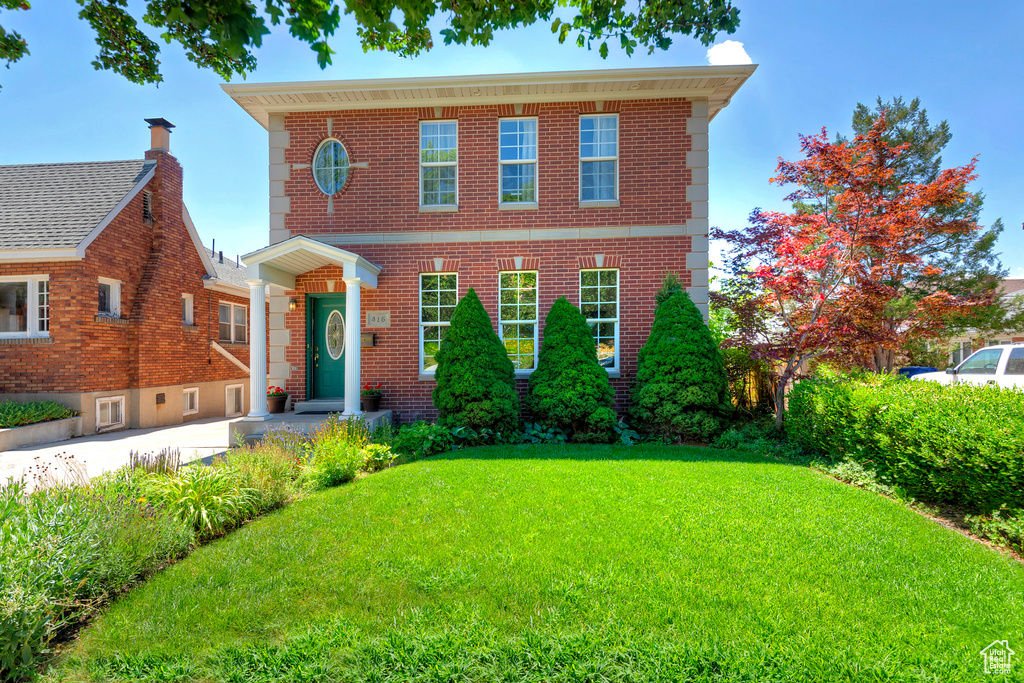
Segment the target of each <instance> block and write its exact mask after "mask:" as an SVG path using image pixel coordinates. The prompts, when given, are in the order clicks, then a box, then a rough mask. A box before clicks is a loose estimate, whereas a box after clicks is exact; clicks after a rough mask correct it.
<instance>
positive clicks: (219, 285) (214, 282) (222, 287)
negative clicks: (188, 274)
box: [203, 278, 249, 299]
mask: <svg viewBox="0 0 1024 683" xmlns="http://www.w3.org/2000/svg"><path fill="white" fill-rule="evenodd" d="M203 287H205V288H206V289H210V290H213V291H214V292H221V293H223V294H232V295H234V296H240V297H242V298H243V299H248V298H249V288H248V287H241V286H239V285H232V284H230V283H227V282H224V281H223V280H218V279H217V278H203Z"/></svg>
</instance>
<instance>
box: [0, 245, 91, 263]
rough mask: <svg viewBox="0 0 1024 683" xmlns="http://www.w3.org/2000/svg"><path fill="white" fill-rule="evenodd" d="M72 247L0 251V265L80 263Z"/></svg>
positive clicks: (80, 258)
mask: <svg viewBox="0 0 1024 683" xmlns="http://www.w3.org/2000/svg"><path fill="white" fill-rule="evenodd" d="M81 260H82V256H81V255H79V253H78V250H77V249H75V248H74V247H70V248H67V249H0V263H39V262H41V261H81Z"/></svg>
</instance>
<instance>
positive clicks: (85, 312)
mask: <svg viewBox="0 0 1024 683" xmlns="http://www.w3.org/2000/svg"><path fill="white" fill-rule="evenodd" d="M146 157H147V158H148V159H152V160H155V161H157V165H156V171H155V175H154V177H153V178H152V179H151V180H150V181H149V182H148V183H147V184H146V186H145V188H144V191H143V192H139V193H138V194H137V195H136V196H135V197H134V198H133V199H132V200H131V201H130V202H129V203H128V204H127V205H126V206H125V208H124V209H123V210H122V211H121V212H120V213H119V214H118V215H117V216H116V217H115V218H114V219H113V220H112V221H111V222H110V224H109V225H107V226H106V227H105V228H104V229H103V231H102V232H101V233H100V234H99V236H98V237H97V238H96V239H95V240H94V241H93V242H92V243H91V244H90V245H89V246H88V247H86V249H85V256H84V258H82V259H81V260H76V261H53V262H36V263H2V264H0V276H9V275H48V276H49V303H50V323H49V337H48V338H40V339H32V340H9V339H4V340H0V398H2V394H54V395H58V394H60V395H71V394H84V393H90V392H104V391H115V390H116V391H122V390H133V389H145V388H152V387H164V386H175V385H182V384H193V383H195V384H198V383H209V382H217V381H227V380H237V381H238V382H245V381H247V380H248V377H247V375H246V374H245V373H244V372H243V371H242V370H241V369H240V368H239V367H238V366H237V365H235V364H233V363H231V362H230V361H229V360H228V359H227V358H225V357H223V356H222V355H221V354H219V353H218V352H216V351H215V350H214V349H213V348H212V347H211V344H210V340H211V339H212V340H216V339H217V336H218V308H217V304H218V302H219V301H232V302H235V303H242V304H245V305H248V299H246V298H242V297H238V296H235V295H232V294H225V293H221V292H216V291H211V290H210V289H207V288H205V287H204V285H203V278H204V276H205V275H207V271H206V267H205V265H204V263H203V260H202V258H201V256H200V254H199V252H198V251H197V249H196V246H195V243H194V242H193V241H192V238H191V236H190V234H189V232H188V229H187V227H186V226H185V223H184V220H183V218H182V208H183V207H182V169H181V166H180V165H179V164H178V162H177V160H176V159H175V158H174V157H173V156H171V155H170V154H168V153H167V152H164V151H162V150H156V151H149V152H147V154H146ZM145 193H149V195H150V199H151V214H152V216H153V219H152V220H146V219H145V218H144V216H143V201H144V194H145ZM99 277H105V278H111V279H115V280H119V281H120V282H121V286H120V287H121V292H120V318H105V317H101V316H98V315H97V307H98V294H97V289H98V278H99ZM182 294H191V295H192V297H193V310H194V317H193V323H194V324H193V325H191V326H187V325H184V324H183V323H182V302H181V299H182ZM226 347H227V348H228V349H229V351H230V352H231V353H232V354H233V355H234V356H235V357H236V358H238V359H239V360H240V361H241V362H242V363H244V364H248V362H249V357H248V355H249V354H248V347H247V346H246V345H226ZM55 398H57V396H55ZM221 400H223V399H221ZM130 417H131V416H130ZM176 418H177V421H178V422H180V421H181V418H182V416H181V414H180V412H179V414H178V415H177V416H176Z"/></svg>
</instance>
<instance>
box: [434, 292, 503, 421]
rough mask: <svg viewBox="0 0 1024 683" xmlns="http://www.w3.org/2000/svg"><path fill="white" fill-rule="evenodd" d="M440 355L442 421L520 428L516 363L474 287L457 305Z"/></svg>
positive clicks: (438, 394)
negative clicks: (492, 323) (496, 331)
mask: <svg viewBox="0 0 1024 683" xmlns="http://www.w3.org/2000/svg"><path fill="white" fill-rule="evenodd" d="M436 359H437V371H436V373H435V375H434V376H435V378H436V379H437V386H436V387H434V392H433V395H432V396H433V400H434V407H435V408H437V410H438V413H439V419H438V422H439V423H440V424H443V425H445V426H450V427H459V426H466V427H471V428H473V429H482V428H486V429H493V430H495V431H509V430H512V429H516V428H517V427H518V426H519V394H518V393H517V392H516V382H515V370H514V369H513V368H512V361H510V360H509V359H508V354H507V353H506V352H505V347H504V345H503V344H502V343H501V340H500V339H498V335H497V334H495V332H494V327H493V326H492V325H491V318H490V316H489V315H487V311H485V310H484V307H483V304H481V303H480V299H479V298H478V297H477V295H476V292H475V291H473V289H470V290H469V291H468V292H467V293H466V296H464V297H462V300H461V301H459V303H458V305H457V306H456V307H455V311H454V313H452V320H451V327H449V328H448V331H447V332H446V333H445V335H444V340H443V341H442V342H441V348H440V350H439V351H438V352H437V356H436Z"/></svg>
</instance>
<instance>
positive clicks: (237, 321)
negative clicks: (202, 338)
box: [218, 301, 247, 344]
mask: <svg viewBox="0 0 1024 683" xmlns="http://www.w3.org/2000/svg"><path fill="white" fill-rule="evenodd" d="M246 308H247V307H246V306H243V305H242V304H232V303H228V302H226V301H222V302H220V311H219V318H218V321H219V323H220V330H219V332H218V338H219V339H220V341H222V342H230V343H233V344H244V343H245V340H246V334H245V333H246V322H247V321H246Z"/></svg>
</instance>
